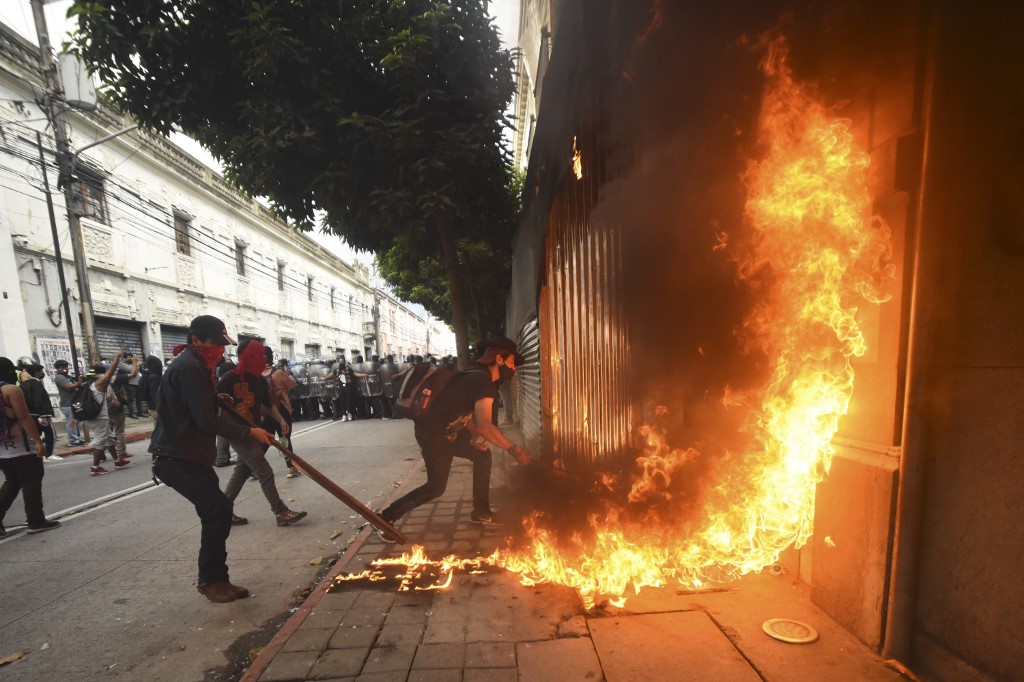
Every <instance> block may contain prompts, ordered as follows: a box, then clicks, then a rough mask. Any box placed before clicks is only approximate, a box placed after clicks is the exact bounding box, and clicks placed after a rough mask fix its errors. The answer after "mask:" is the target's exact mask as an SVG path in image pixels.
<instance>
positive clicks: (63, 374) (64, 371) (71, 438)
mask: <svg viewBox="0 0 1024 682" xmlns="http://www.w3.org/2000/svg"><path fill="white" fill-rule="evenodd" d="M53 369H54V371H55V372H56V373H55V374H54V376H53V383H55V384H57V397H58V398H60V412H61V414H63V415H64V430H65V431H66V432H67V435H68V447H75V446H76V445H85V441H84V440H82V436H81V435H80V434H79V432H78V422H77V421H75V415H74V414H73V413H72V412H71V398H72V397H73V396H74V395H75V391H77V390H78V388H79V387H80V386H81V385H82V383H83V379H82V378H81V377H79V378H77V379H72V378H71V376H70V374H69V369H68V361H67V360H57V361H56V362H54V363H53Z"/></svg>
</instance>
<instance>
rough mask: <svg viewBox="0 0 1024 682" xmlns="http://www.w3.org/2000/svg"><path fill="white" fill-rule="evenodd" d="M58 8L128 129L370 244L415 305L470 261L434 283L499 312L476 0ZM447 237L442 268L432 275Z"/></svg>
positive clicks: (199, 1) (499, 181) (501, 257)
mask: <svg viewBox="0 0 1024 682" xmlns="http://www.w3.org/2000/svg"><path fill="white" fill-rule="evenodd" d="M69 14H70V15H72V16H74V17H75V18H76V19H77V21H78V29H77V31H76V33H75V34H74V36H73V46H74V49H75V50H76V51H77V52H78V53H79V54H80V55H81V56H82V58H83V59H84V60H85V61H86V63H87V64H88V65H89V67H90V69H92V70H93V71H94V72H95V73H96V74H97V75H98V76H99V78H100V80H101V81H102V82H103V83H104V88H103V89H104V93H105V94H106V96H108V97H110V98H111V99H113V100H114V101H115V102H116V103H117V104H118V105H120V106H121V107H122V108H124V109H125V110H127V111H128V112H129V113H130V114H132V115H133V116H135V117H136V118H137V119H138V120H139V122H140V123H141V124H142V125H144V126H146V127H149V128H151V129H153V130H156V131H158V132H161V133H169V132H170V131H171V130H172V129H175V128H178V129H181V130H182V131H184V132H185V133H186V134H188V135H190V136H191V137H193V138H194V139H196V140H198V141H199V142H200V143H202V144H203V145H204V146H206V147H207V148H209V149H210V150H211V152H213V153H214V154H215V155H216V156H217V157H218V158H220V159H221V161H222V163H223V166H224V169H225V175H226V176H227V178H228V179H229V180H230V181H232V182H233V183H234V184H235V185H236V186H237V187H239V188H240V189H241V190H243V191H245V192H247V193H249V194H251V195H254V196H265V197H267V198H268V199H269V201H270V203H271V205H272V207H273V209H274V210H275V212H277V213H278V214H279V215H281V216H282V217H284V218H285V219H287V220H289V221H291V222H292V223H294V224H295V225H296V226H297V227H299V228H300V229H303V230H309V229H313V228H315V227H319V228H320V229H322V230H324V231H326V232H331V233H334V234H338V235H341V236H343V237H344V238H345V239H346V240H347V241H348V242H349V243H350V244H352V245H353V246H355V247H357V248H360V249H365V250H369V251H373V252H375V253H378V254H382V256H381V258H382V268H388V272H389V273H390V274H389V281H392V283H393V284H395V283H396V282H399V283H401V284H395V286H396V287H397V286H401V287H403V289H402V291H403V292H408V293H400V295H407V296H408V297H409V298H410V299H411V300H416V301H418V302H421V303H424V305H425V306H427V307H428V309H430V310H431V311H432V312H438V311H440V309H441V305H442V301H443V300H444V298H445V297H444V294H443V293H439V292H438V291H436V289H437V288H438V285H441V286H444V285H445V284H446V282H445V279H446V278H447V280H448V282H451V281H457V282H458V281H460V280H461V279H462V278H464V277H465V275H466V273H475V272H476V271H477V270H480V271H484V272H487V273H488V275H487V276H483V275H480V276H474V277H473V282H472V283H463V284H459V285H457V289H459V290H460V291H457V292H455V294H454V295H453V293H452V292H451V291H449V292H448V297H447V298H448V303H449V305H450V306H453V307H454V310H452V312H453V313H455V315H454V317H456V318H458V310H459V307H460V303H459V301H460V300H461V298H462V295H463V294H464V293H466V291H462V290H463V289H465V290H467V291H468V293H469V294H470V295H471V298H472V297H476V298H479V299H491V300H487V304H486V306H483V307H484V308H486V309H487V310H492V309H495V308H499V307H501V306H500V305H498V304H496V303H495V301H494V300H493V299H497V300H498V301H503V299H504V296H505V294H506V290H507V277H505V278H504V279H503V280H502V279H501V278H493V277H491V276H490V273H491V272H492V271H495V270H497V271H501V270H502V268H503V269H504V270H505V271H506V272H507V269H508V265H507V260H508V259H509V254H510V252H511V235H512V226H513V224H514V221H515V218H516V212H517V206H516V202H515V201H510V197H509V187H510V182H511V177H510V176H511V173H510V170H509V164H508V160H507V158H506V155H505V152H504V151H503V149H502V145H501V135H502V132H503V129H504V128H505V127H506V126H507V125H508V122H507V121H506V120H505V119H504V114H503V112H504V111H505V110H506V107H507V104H508V102H509V100H510V98H511V96H512V92H513V81H512V69H513V64H512V59H511V56H510V54H509V53H508V52H507V51H506V50H503V49H502V48H501V46H500V42H499V40H498V36H497V32H496V30H495V28H494V26H493V25H492V23H491V21H490V19H489V18H488V17H487V16H486V14H485V12H484V9H483V6H482V2H481V1H480V0H444V1H442V0H343V1H339V0H217V1H216V2H210V1H209V0H96V1H86V0H78V2H76V4H75V5H74V6H73V7H72V9H71V10H70V12H69ZM446 234H447V235H448V238H451V239H454V241H455V243H456V245H457V248H458V258H459V262H458V263H457V264H453V263H451V262H448V263H447V266H445V267H441V266H440V264H441V263H445V262H446V261H445V260H444V259H443V258H442V253H443V252H442V249H441V247H442V245H443V243H444V242H442V239H444V235H446ZM449 243H450V242H449ZM431 259H432V260H433V266H429V267H428V266H427V262H428V261H430V260H431ZM453 269H454V270H455V272H452V270H453ZM428 278H429V279H428ZM502 282H504V286H505V288H504V289H500V290H495V289H490V288H489V287H492V286H497V285H499V284H501V283H502ZM482 287H488V288H487V289H484V288H482ZM427 292H431V293H429V294H428V293H427ZM425 301H430V302H431V303H430V305H427V303H425ZM478 307H479V306H478ZM480 315H481V316H482V313H481V314H480ZM452 317H453V315H451V314H446V315H444V318H445V319H452ZM480 324H483V322H482V321H481V322H480ZM487 324H491V323H490V322H488V323H487ZM456 331H457V333H458V331H459V330H458V329H457V330H456Z"/></svg>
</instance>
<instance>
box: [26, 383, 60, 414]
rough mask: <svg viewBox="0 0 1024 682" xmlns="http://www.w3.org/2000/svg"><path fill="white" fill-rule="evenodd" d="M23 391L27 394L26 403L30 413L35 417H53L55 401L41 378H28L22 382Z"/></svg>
mask: <svg viewBox="0 0 1024 682" xmlns="http://www.w3.org/2000/svg"><path fill="white" fill-rule="evenodd" d="M21 392H22V393H24V394H25V404H26V405H27V406H28V411H29V414H31V415H33V416H35V417H52V416H53V403H51V402H50V395H49V394H48V393H47V392H46V387H45V386H43V382H41V381H40V380H39V379H28V380H27V381H23V382H21Z"/></svg>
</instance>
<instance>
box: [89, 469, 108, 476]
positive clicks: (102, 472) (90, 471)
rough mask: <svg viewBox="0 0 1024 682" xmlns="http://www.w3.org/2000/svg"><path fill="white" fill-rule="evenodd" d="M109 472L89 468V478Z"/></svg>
mask: <svg viewBox="0 0 1024 682" xmlns="http://www.w3.org/2000/svg"><path fill="white" fill-rule="evenodd" d="M109 473H110V472H109V471H107V470H106V469H104V468H103V467H89V475H90V476H102V475H103V474H109Z"/></svg>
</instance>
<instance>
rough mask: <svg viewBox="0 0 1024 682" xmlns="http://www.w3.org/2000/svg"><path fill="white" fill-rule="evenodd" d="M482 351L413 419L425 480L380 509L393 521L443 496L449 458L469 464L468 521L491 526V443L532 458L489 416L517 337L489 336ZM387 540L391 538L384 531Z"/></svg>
mask: <svg viewBox="0 0 1024 682" xmlns="http://www.w3.org/2000/svg"><path fill="white" fill-rule="evenodd" d="M484 347H485V349H486V350H485V351H484V352H483V354H482V355H481V357H480V358H478V359H477V361H476V364H475V366H474V367H473V368H471V369H467V370H465V371H462V372H459V374H458V375H456V376H455V377H454V378H453V379H452V380H451V382H450V383H449V384H448V385H447V386H446V387H445V388H444V390H443V391H442V392H441V393H440V394H439V395H437V396H436V397H435V398H434V399H433V403H432V404H431V406H430V409H429V410H427V411H426V412H424V413H423V414H422V415H420V416H419V417H416V418H415V419H414V420H413V424H414V433H415V434H416V442H417V443H418V444H419V446H420V451H421V454H422V456H423V462H424V464H425V465H426V468H427V482H426V483H425V484H423V485H421V486H420V487H419V488H416V489H415V490H412V491H410V492H409V493H407V494H406V495H404V496H403V497H401V498H399V499H398V500H395V502H394V503H392V504H391V505H390V506H388V507H387V508H386V509H385V510H384V511H382V512H381V516H382V517H383V518H384V519H385V520H387V521H389V522H391V523H394V522H395V521H397V520H398V519H399V518H401V517H402V516H404V515H405V514H407V513H408V512H410V511H412V510H413V509H415V508H416V507H418V506H420V505H421V504H424V503H426V502H429V501H430V500H433V499H435V498H437V497H440V496H441V495H442V494H444V490H445V488H446V487H447V485H448V476H449V474H450V473H451V467H452V458H454V457H462V458H465V459H468V460H469V461H471V462H472V463H473V512H472V514H471V515H470V521H472V522H473V523H479V524H495V523H497V521H496V519H495V515H494V512H493V511H491V507H490V487H491V451H490V448H489V444H490V443H493V444H494V445H497V446H498V447H499V448H501V449H502V450H505V451H506V452H508V453H509V454H510V455H511V456H512V457H513V458H514V459H515V460H516V462H518V463H519V464H527V463H529V462H530V461H531V460H532V457H531V456H530V453H529V452H527V451H526V450H525V449H523V448H521V447H519V446H518V445H516V444H515V443H513V442H512V441H510V440H509V439H508V438H506V437H505V435H504V434H503V433H502V432H501V429H499V428H498V427H497V426H495V425H494V420H493V419H492V414H493V410H494V403H495V401H496V400H497V398H498V387H497V385H498V383H500V382H503V381H509V380H510V379H511V378H512V376H513V374H514V373H515V371H516V366H517V364H518V363H519V362H522V356H521V355H520V354H519V353H518V352H517V351H516V343H515V341H513V340H511V339H508V338H505V337H504V336H499V337H494V338H492V339H489V340H488V341H487V342H486V344H485V345H484ZM378 532H379V533H381V537H382V538H383V539H384V540H385V541H387V542H393V541H394V539H393V538H391V537H389V536H387V535H386V534H384V533H383V532H381V531H379V530H378Z"/></svg>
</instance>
